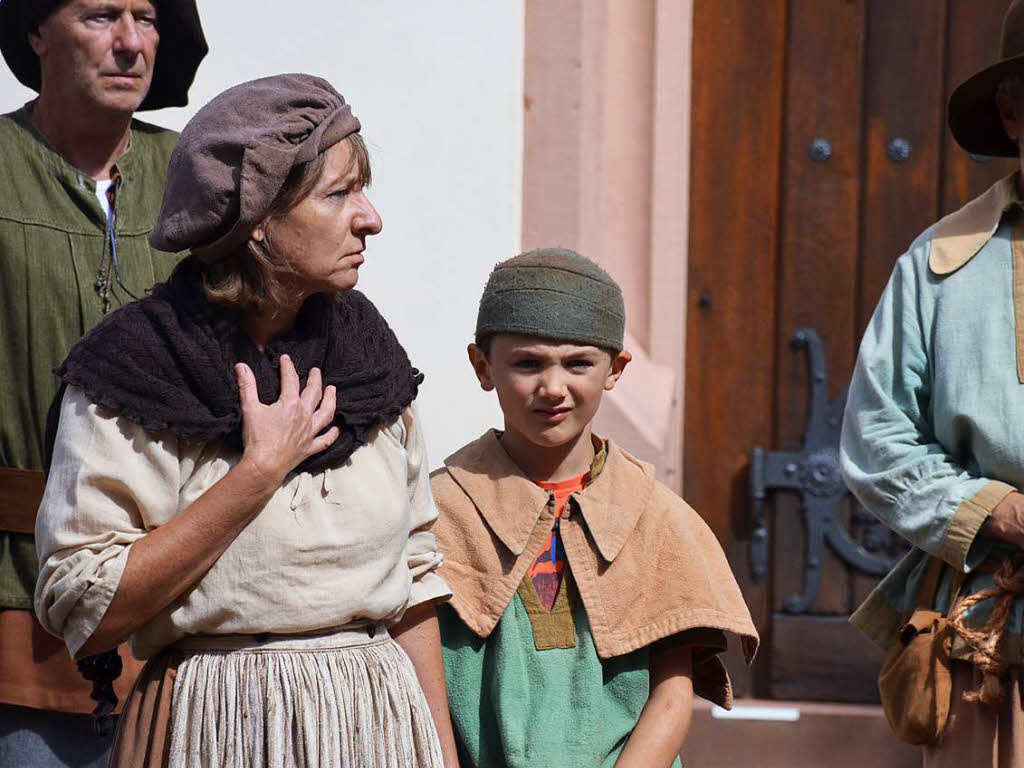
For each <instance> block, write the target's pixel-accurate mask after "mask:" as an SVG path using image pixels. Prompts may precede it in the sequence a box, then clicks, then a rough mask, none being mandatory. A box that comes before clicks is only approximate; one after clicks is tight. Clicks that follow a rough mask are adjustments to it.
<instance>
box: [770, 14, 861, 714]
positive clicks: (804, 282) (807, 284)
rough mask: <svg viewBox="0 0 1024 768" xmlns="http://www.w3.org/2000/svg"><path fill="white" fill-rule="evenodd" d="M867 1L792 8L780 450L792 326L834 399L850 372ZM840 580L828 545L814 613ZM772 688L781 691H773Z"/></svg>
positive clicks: (780, 505)
mask: <svg viewBox="0 0 1024 768" xmlns="http://www.w3.org/2000/svg"><path fill="white" fill-rule="evenodd" d="M866 2H867V0H856V1H852V2H843V3H822V2H820V1H819V0H792V2H791V4H790V19H789V43H788V66H787V97H786V109H785V114H786V117H787V121H786V128H785V136H784V156H785V162H784V171H783V178H782V184H783V187H782V217H781V228H782V229H781V250H780V254H779V258H780V270H779V273H780V283H779V285H780V293H779V299H778V301H779V308H778V326H777V331H776V336H775V339H774V344H775V346H776V348H777V352H776V355H777V360H778V371H777V380H776V387H777V390H776V424H775V433H776V446H777V447H778V448H783V449H790V448H795V447H797V446H799V444H800V440H801V436H802V434H803V431H804V429H805V423H806V418H807V397H808V381H807V361H806V357H805V356H804V355H803V354H802V353H795V352H794V350H793V349H792V347H791V344H790V340H791V338H792V337H793V334H794V333H795V332H796V331H797V329H799V328H802V327H811V328H814V329H815V330H817V331H818V333H819V335H820V336H821V339H822V342H823V343H824V346H825V351H826V355H827V359H828V377H829V382H830V386H831V390H832V391H831V393H830V395H834V394H835V393H836V392H837V391H838V390H839V389H840V388H842V387H843V386H845V384H846V382H847V380H848V379H849V375H850V370H851V360H852V357H853V337H854V324H855V309H854V301H853V297H852V295H851V288H852V287H853V286H854V285H855V284H856V279H857V259H858V252H859V240H858V237H859V233H858V225H859V213H858V210H859V201H860V171H861V135H860V126H861V109H862V103H861V94H862V78H863V74H864V29H865V19H866ZM816 139H824V140H827V141H828V142H829V145H830V147H831V156H830V157H829V158H828V159H814V157H813V156H812V153H811V146H812V142H814V141H815V140H816ZM775 510H776V515H775V535H774V537H773V545H774V552H775V588H774V594H773V597H772V600H773V607H774V608H775V609H776V610H778V609H780V608H781V607H782V604H783V601H784V600H785V599H786V597H787V596H788V595H789V594H791V593H796V592H799V591H801V588H802V579H803V567H804V551H803V548H804V536H803V530H802V528H803V526H802V524H801V522H800V515H799V503H798V501H797V500H796V499H795V498H794V497H793V496H792V495H781V494H780V495H777V496H776V503H775ZM848 580H849V576H848V574H847V570H846V568H845V567H844V566H843V565H842V563H841V562H840V561H839V559H838V558H836V557H835V556H834V555H833V554H832V553H831V552H826V553H825V556H824V558H823V561H822V568H821V588H820V591H819V595H818V599H817V601H816V603H815V605H814V606H813V610H814V611H815V612H820V613H835V614H846V613H847V612H848V609H849V605H848V603H849V588H848ZM773 664H774V662H773ZM773 677H774V676H773ZM773 695H776V696H777V695H778V693H777V692H776V691H774V689H773Z"/></svg>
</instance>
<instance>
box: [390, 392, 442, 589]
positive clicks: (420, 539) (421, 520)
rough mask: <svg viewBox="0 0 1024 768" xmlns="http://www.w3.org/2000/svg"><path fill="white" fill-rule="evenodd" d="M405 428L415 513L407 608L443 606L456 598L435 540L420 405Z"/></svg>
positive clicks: (406, 420) (407, 417)
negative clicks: (441, 572)
mask: <svg viewBox="0 0 1024 768" xmlns="http://www.w3.org/2000/svg"><path fill="white" fill-rule="evenodd" d="M402 421H403V423H404V425H405V450H406V453H407V455H408V461H409V475H408V489H409V506H410V509H411V513H412V514H411V520H410V533H409V544H408V550H407V551H408V557H409V572H410V573H411V574H412V592H411V594H410V595H409V602H408V604H407V605H406V608H407V609H408V608H411V607H413V606H414V605H419V604H421V603H426V602H443V601H445V600H448V599H449V598H450V597H451V596H452V591H451V589H449V588H448V584H447V583H446V582H445V580H444V579H443V578H441V576H440V575H439V574H438V572H437V569H438V568H440V567H441V563H442V562H444V556H443V555H442V554H441V551H440V549H439V547H438V545H437V539H436V538H435V536H434V532H433V530H432V529H433V527H434V521H436V520H437V506H436V505H435V504H434V497H433V496H432V495H431V492H430V464H429V463H428V461H427V446H426V441H425V440H424V436H423V429H422V426H421V423H420V419H419V413H418V411H417V408H416V403H412V404H411V405H410V406H409V407H408V408H406V409H405V411H404V412H403V413H402Z"/></svg>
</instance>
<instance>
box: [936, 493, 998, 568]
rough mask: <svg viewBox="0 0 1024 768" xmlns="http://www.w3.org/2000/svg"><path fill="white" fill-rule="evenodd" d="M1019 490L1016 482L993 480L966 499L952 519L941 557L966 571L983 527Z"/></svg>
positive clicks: (940, 553) (943, 541)
mask: <svg viewBox="0 0 1024 768" xmlns="http://www.w3.org/2000/svg"><path fill="white" fill-rule="evenodd" d="M1016 490H1017V489H1016V488H1014V487H1013V486H1012V485H1007V484H1006V483H1002V482H999V481H998V480H990V481H989V482H987V483H986V484H985V485H983V486H982V487H981V490H979V491H978V492H977V493H975V494H974V496H972V497H971V498H969V499H964V501H963V502H961V503H960V506H959V507H957V508H956V511H955V512H954V513H953V518H952V519H951V520H950V521H949V526H948V527H947V528H946V535H945V536H943V538H942V547H941V551H940V552H939V556H940V557H941V558H942V559H943V560H945V561H946V562H947V563H949V564H950V565H953V566H954V567H956V568H958V569H959V570H960V571H961V572H966V571H967V564H968V553H969V552H970V551H971V545H972V544H974V540H975V538H976V537H977V535H978V531H979V530H980V529H981V526H982V525H983V524H984V522H985V521H986V520H987V519H988V516H989V515H991V514H992V510H993V509H995V508H996V506H998V504H999V502H1001V501H1002V500H1003V499H1005V498H1006V497H1007V496H1009V495H1010V494H1011V493H1013V492H1014V491H1016Z"/></svg>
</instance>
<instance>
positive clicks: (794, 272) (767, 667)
mask: <svg viewBox="0 0 1024 768" xmlns="http://www.w3.org/2000/svg"><path fill="white" fill-rule="evenodd" d="M1007 4H1008V0H827V1H825V2H823V1H822V0H757V2H751V0H695V18H694V60H693V73H694V75H693V76H694V83H693V85H694V88H693V126H692V127H693V136H692V177H691V212H690V215H691V221H690V251H689V253H690V257H689V258H690V264H689V287H688V291H689V296H688V303H687V313H688V314H687V352H686V363H687V378H686V422H685V423H686V443H685V446H686V449H685V450H686V452H685V462H684V473H685V474H684V495H685V496H686V498H687V499H688V500H689V501H690V503H691V504H693V505H694V506H695V507H696V508H697V509H698V510H700V511H701V512H702V514H703V515H704V516H705V518H706V519H707V520H708V522H709V523H710V524H711V526H712V527H713V528H714V530H715V532H716V533H717V535H718V536H719V538H720V540H721V541H722V543H723V545H724V546H725V548H726V551H727V553H728V555H729V558H730V562H731V564H732V567H733V570H734V571H735V573H736V575H737V577H738V578H739V580H740V583H741V586H742V587H743V589H744V593H745V595H746V598H747V601H748V604H749V605H750V608H751V612H752V613H753V615H754V619H755V622H756V623H757V626H758V629H759V631H760V632H761V636H762V652H761V654H760V656H759V658H758V660H757V662H756V663H755V665H754V668H753V669H752V670H751V671H750V672H749V673H746V674H744V673H742V672H740V670H741V669H742V666H741V664H740V662H739V660H738V657H736V656H733V657H732V658H731V659H730V668H731V670H732V671H733V672H734V676H735V678H736V681H735V682H736V687H737V691H738V693H739V694H740V695H755V696H759V697H767V698H786V699H809V700H826V701H872V700H875V699H876V697H877V694H876V690H875V682H874V680H875V676H876V675H877V669H878V665H879V663H880V660H881V655H880V653H879V652H878V651H877V650H875V649H874V648H873V647H872V646H871V645H870V643H868V642H867V641H866V640H865V639H864V638H862V637H861V636H860V635H859V633H858V632H857V631H856V630H854V629H853V628H852V627H850V626H849V625H848V624H847V621H846V618H847V616H848V615H849V613H850V612H851V611H852V610H853V608H855V607H856V606H857V605H858V604H859V603H860V602H861V600H863V598H864V597H865V596H866V595H867V593H868V592H869V591H870V589H871V588H872V586H873V585H874V584H875V583H876V582H877V577H869V576H865V575H862V574H861V573H859V572H858V571H857V570H856V569H853V568H851V567H849V565H848V564H847V563H845V562H844V561H843V560H842V559H841V558H839V557H837V556H836V555H835V554H834V553H833V552H832V551H831V550H829V549H827V548H826V551H825V553H824V557H823V559H822V561H821V563H820V565H819V568H820V577H821V583H820V589H819V590H818V593H817V596H816V598H815V600H814V601H813V604H812V605H811V606H810V608H809V609H808V610H806V611H803V612H800V613H787V612H786V610H785V600H786V598H787V596H789V595H791V594H793V593H795V592H799V591H800V588H801V584H802V579H803V573H804V569H805V567H806V566H807V563H805V562H804V561H805V552H804V543H805V542H804V535H805V534H804V526H803V522H802V518H801V507H800V503H799V500H798V498H797V497H795V496H791V495H787V494H783V493H777V494H775V496H774V499H773V503H771V504H770V505H769V508H768V512H767V518H768V521H769V529H768V533H769V538H768V541H769V549H768V552H769V558H768V569H767V572H766V574H765V577H764V578H763V579H762V580H760V581H755V580H754V579H753V578H752V577H751V575H750V568H749V565H750V560H749V542H748V539H749V535H750V532H751V528H750V500H749V494H748V476H747V468H748V455H749V452H750V450H751V448H752V447H754V446H755V445H759V446H762V447H764V448H765V449H766V450H797V449H799V448H800V442H801V436H802V434H803V431H804V426H805V421H806V419H807V416H808V414H807V411H808V374H807V363H806V360H805V358H804V356H803V353H802V352H800V351H799V350H795V349H794V348H793V346H792V344H791V340H792V338H793V336H794V334H795V333H796V331H797V330H798V329H800V328H813V329H815V330H816V331H817V332H818V334H819V335H820V337H821V340H822V342H823V346H824V352H825V355H826V359H827V368H826V373H827V377H828V382H829V389H830V393H829V394H830V396H832V395H835V394H836V393H838V392H839V391H841V390H842V389H844V388H845V387H846V384H847V382H848V381H849V377H850V374H851V371H852V368H853V362H854V359H855V356H856V350H857V345H858V343H859V339H860V336H861V334H862V333H863V330H864V328H865V326H866V324H867V321H868V319H869V318H870V316H871V313H872V311H873V310H874V306H875V304H876V302H877V300H878V297H879V295H880V294H881V291H882V289H883V287H884V285H885V283H886V281H887V279H888V276H889V273H890V271H891V269H892V266H893V263H894V262H895V260H896V259H897V258H898V257H899V256H900V255H901V254H902V253H903V252H904V251H905V250H906V248H907V246H908V245H909V244H910V243H911V241H912V240H913V239H914V238H915V237H916V236H917V234H919V233H920V232H921V231H923V230H924V229H925V228H927V227H928V226H929V225H930V224H931V223H932V222H934V221H935V220H937V219H938V218H939V217H940V216H941V215H943V214H945V213H947V212H949V211H951V210H955V209H956V208H958V207H959V206H960V205H962V204H963V203H964V202H965V201H966V200H968V199H970V198H971V197H973V196H975V195H977V194H979V193H980V192H982V191H983V190H984V189H986V188H987V187H988V186H989V185H990V184H992V183H993V182H994V181H995V180H996V179H998V178H999V177H1001V176H1003V175H1005V174H1007V173H1009V172H1010V171H1012V170H1013V168H1014V164H1013V162H1011V161H1005V160H999V161H995V160H988V159H985V158H971V157H968V156H967V154H966V153H964V152H963V151H962V150H961V149H960V148H959V147H958V146H957V145H956V144H955V143H954V142H953V140H952V137H951V136H950V134H949V130H948V128H947V127H946V123H945V104H946V100H947V98H948V96H949V93H950V92H951V91H952V89H953V88H954V87H955V86H956V85H957V84H958V83H959V82H961V81H962V80H963V79H964V78H965V77H966V76H968V75H969V74H970V73H972V72H973V71H975V70H976V69H978V68H980V67H981V66H984V65H985V64H987V63H989V62H991V61H992V60H994V58H995V56H996V51H997V47H998V37H999V28H1000V25H1001V21H1002V15H1003V12H1004V10H1005V8H1006V6H1007ZM850 506H852V505H849V504H848V505H846V507H845V508H844V509H843V510H842V511H841V516H842V519H843V521H844V524H845V525H846V526H847V527H849V526H851V525H854V526H855V525H856V524H857V523H856V520H853V519H852V515H853V514H854V512H853V511H852V510H851V509H850V508H849V507H850Z"/></svg>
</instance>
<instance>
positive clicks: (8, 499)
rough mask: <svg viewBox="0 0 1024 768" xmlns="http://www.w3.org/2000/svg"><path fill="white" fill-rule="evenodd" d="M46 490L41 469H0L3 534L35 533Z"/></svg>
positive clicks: (0, 514) (0, 527)
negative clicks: (37, 515)
mask: <svg viewBox="0 0 1024 768" xmlns="http://www.w3.org/2000/svg"><path fill="white" fill-rule="evenodd" d="M45 486H46V479H45V477H44V476H43V473H42V472H41V471H39V470H38V469H10V468H9V467H0V531H10V532H12V533H34V532H35V529H36V512H37V511H38V510H39V503H40V502H41V501H42V500H43V488H44V487H45Z"/></svg>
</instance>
